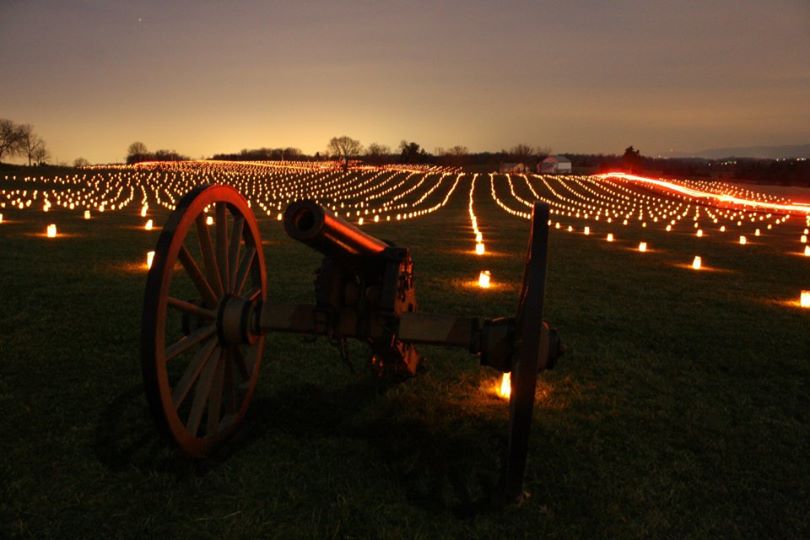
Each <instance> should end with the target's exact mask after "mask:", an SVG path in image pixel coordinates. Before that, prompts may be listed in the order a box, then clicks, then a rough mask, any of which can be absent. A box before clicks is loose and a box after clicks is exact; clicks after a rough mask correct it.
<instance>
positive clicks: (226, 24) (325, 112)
mask: <svg viewBox="0 0 810 540" xmlns="http://www.w3.org/2000/svg"><path fill="white" fill-rule="evenodd" d="M0 118H8V119H10V120H13V121H15V122H18V123H27V124H32V125H33V126H34V128H35V130H36V131H37V132H38V133H39V134H40V135H42V137H43V138H44V139H45V140H46V142H47V144H48V147H49V149H50V152H51V155H52V158H53V161H54V162H59V161H63V162H72V161H73V160H74V159H75V158H77V157H84V158H86V159H88V160H90V161H91V162H115V161H121V160H123V159H124V157H125V155H126V149H127V147H128V146H129V144H130V143H132V142H134V141H142V142H144V143H145V144H146V146H147V147H148V148H149V149H150V150H157V149H170V150H176V151H178V152H180V153H182V154H185V155H188V156H191V157H195V158H196V157H202V156H210V155H211V154H214V153H218V152H238V151H239V150H241V149H243V148H259V147H281V146H293V147H298V148H301V149H302V150H303V151H305V152H309V153H314V152H316V151H321V152H323V150H324V149H325V148H326V145H327V143H328V141H329V139H330V138H331V137H333V136H339V135H344V134H345V135H349V136H351V137H353V138H356V139H359V140H360V141H361V142H362V143H363V144H365V145H368V144H370V143H372V142H376V143H381V144H386V145H388V146H390V147H392V148H396V147H397V146H398V145H399V142H400V141H401V140H403V139H407V140H408V141H415V142H417V143H419V144H420V145H422V147H424V148H425V149H427V150H428V151H434V149H435V148H437V147H451V146H454V145H464V146H467V147H468V148H469V149H470V150H471V151H483V150H493V151H497V150H500V149H502V148H509V147H511V146H514V145H516V144H518V143H525V144H530V145H532V146H543V147H548V148H550V149H552V150H553V151H554V152H560V153H563V152H571V153H586V152H587V153H590V152H592V153H621V152H622V151H623V149H624V148H625V147H627V146H629V145H634V146H635V147H637V148H639V149H641V151H642V153H643V154H645V155H659V154H666V153H668V152H689V151H697V150H702V149H706V148H716V147H730V146H752V145H781V144H806V143H810V1H808V0H772V1H767V2H766V1H764V0H761V1H749V0H701V1H692V0H682V1H681V0H672V1H667V0H632V1H631V0H611V1H604V0H565V1H527V2H517V1H501V2H479V1H475V0H466V1H464V0H452V1H432V2H420V1H410V2H399V1H386V2H379V1H348V0H347V1H332V2H307V1H298V2H272V1H233V2H229V1H225V0H217V1H206V0H198V1H194V2H180V1H178V2H169V1H164V2H159V1H140V2H139V1H135V0H130V1H124V0H120V1H113V0H86V1H73V0H41V1H38V0H27V1H26V0H0Z"/></svg>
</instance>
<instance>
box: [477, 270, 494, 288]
mask: <svg viewBox="0 0 810 540" xmlns="http://www.w3.org/2000/svg"><path fill="white" fill-rule="evenodd" d="M491 279H492V274H491V273H490V271H489V270H482V271H481V273H480V274H478V286H479V287H481V288H482V289H489V286H490V282H491Z"/></svg>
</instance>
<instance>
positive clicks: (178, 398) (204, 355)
mask: <svg viewBox="0 0 810 540" xmlns="http://www.w3.org/2000/svg"><path fill="white" fill-rule="evenodd" d="M216 345H217V340H216V339H212V340H210V341H209V342H208V343H206V345H205V346H204V347H203V348H201V349H200V350H199V351H197V353H196V354H195V355H194V358H193V359H192V360H191V362H190V363H189V365H188V367H186V371H185V372H183V376H182V377H181V378H180V381H179V382H178V383H177V385H176V386H175V387H174V392H172V401H173V402H174V407H175V409H179V408H180V405H182V404H183V401H185V399H186V396H188V392H189V390H191V386H192V385H193V384H194V381H196V380H197V377H199V375H200V372H201V371H202V369H203V367H204V366H205V365H206V362H208V360H209V358H211V353H213V352H214V348H215V347H216Z"/></svg>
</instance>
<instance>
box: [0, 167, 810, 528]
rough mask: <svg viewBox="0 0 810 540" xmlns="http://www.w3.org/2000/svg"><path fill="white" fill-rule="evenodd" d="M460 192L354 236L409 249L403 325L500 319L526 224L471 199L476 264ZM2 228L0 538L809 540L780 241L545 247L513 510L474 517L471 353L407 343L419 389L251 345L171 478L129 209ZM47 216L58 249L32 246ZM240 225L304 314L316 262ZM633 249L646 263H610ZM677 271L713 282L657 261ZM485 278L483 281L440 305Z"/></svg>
mask: <svg viewBox="0 0 810 540" xmlns="http://www.w3.org/2000/svg"><path fill="white" fill-rule="evenodd" d="M467 182H468V180H465V181H464V182H462V184H461V185H460V186H459V189H458V191H457V192H456V194H455V195H454V196H453V198H452V199H451V201H450V203H449V205H448V206H447V207H446V208H445V209H443V210H441V211H440V212H438V213H436V214H434V215H431V216H428V217H425V218H422V219H420V220H416V221H413V222H410V223H407V224H405V225H396V224H379V225H371V226H369V227H367V230H369V231H370V232H372V233H374V234H377V235H379V236H381V237H383V238H387V239H391V240H394V241H396V242H397V243H398V244H400V245H405V246H409V247H411V248H412V251H413V256H414V259H415V261H416V271H417V283H418V288H417V292H418V299H419V302H420V309H421V310H424V311H431V312H437V313H455V314H459V315H483V316H498V315H513V314H514V311H515V308H516V303H517V288H518V285H519V280H520V278H521V275H522V258H523V250H524V249H525V245H526V240H527V234H528V222H526V221H524V220H520V219H517V218H513V217H511V216H508V215H506V214H504V213H503V212H502V211H501V210H499V209H498V208H497V207H496V206H495V204H494V202H492V201H491V199H489V198H488V197H486V198H485V197H483V195H485V194H487V191H488V190H485V189H480V191H479V190H478V189H477V190H476V193H477V194H479V195H480V197H477V199H476V212H477V213H478V216H479V224H480V226H481V229H482V231H483V233H484V237H485V240H486V242H487V248H488V249H490V250H492V251H493V252H495V253H496V254H495V255H490V256H487V257H485V258H483V261H485V262H483V263H482V259H480V258H476V257H475V256H474V255H471V254H469V253H467V251H469V249H470V248H471V247H472V236H471V232H470V230H469V221H468V217H467V212H466V204H467V197H466V194H467V190H468V186H469V184H468V183H467ZM483 186H484V184H481V185H480V186H479V188H482V187H483ZM2 212H3V214H4V217H5V219H6V221H7V222H4V223H2V224H0V351H1V352H2V355H1V359H0V411H1V412H2V414H0V433H2V438H0V455H2V459H0V536H22V537H26V536H28V537H36V538H47V537H57V538H73V537H105V538H108V537H204V538H205V537H211V538H221V537H245V538H265V537H267V538H296V537H301V538H330V537H339V538H343V537H349V538H351V537H370V538H400V537H406V538H431V539H432V538H438V537H455V538H507V537H530V538H537V537H544V536H556V537H669V538H682V537H716V536H723V537H739V538H751V537H769V538H773V537H788V538H790V537H792V538H798V537H807V536H808V535H810V512H808V508H809V507H810V459H808V458H810V425H809V424H810V313H808V312H807V311H804V310H800V309H798V308H795V307H790V306H788V305H785V304H783V303H780V302H782V301H785V300H795V299H797V298H798V293H799V290H800V289H801V288H805V289H808V288H810V263H809V262H808V261H807V260H805V259H803V258H800V257H796V256H795V255H788V254H786V253H787V251H788V250H789V249H790V250H792V251H796V250H797V249H798V245H797V242H796V241H795V240H796V238H797V237H798V234H799V230H798V229H797V228H796V224H795V222H794V223H793V224H792V225H786V226H784V227H783V228H781V229H780V230H778V231H776V232H773V233H771V232H768V234H766V235H765V237H764V238H762V239H757V242H758V244H759V245H749V246H746V247H744V248H742V247H740V246H737V245H734V244H733V243H732V242H731V241H730V240H733V239H734V238H736V234H735V233H733V232H730V233H727V235H726V236H725V237H722V238H721V237H720V236H719V235H718V234H712V233H711V232H710V231H707V232H708V234H709V236H708V237H706V238H703V239H700V240H696V239H695V238H694V237H693V236H690V235H688V234H682V233H670V234H669V235H667V234H666V233H664V232H651V231H648V230H642V229H639V228H630V227H622V226H621V225H620V224H613V225H612V226H610V228H609V230H611V231H612V232H614V234H616V236H617V242H615V243H613V244H608V243H606V242H604V241H602V240H601V239H600V238H599V237H600V236H603V235H604V233H605V232H607V230H608V226H607V224H601V225H594V224H591V226H592V229H593V230H594V235H593V236H591V237H585V236H583V235H574V234H571V233H567V232H563V231H555V230H552V232H551V239H550V265H549V274H548V283H547V297H546V318H547V319H548V320H550V321H551V322H552V323H553V324H555V325H556V326H557V327H558V328H559V329H560V333H561V335H562V338H563V340H564V342H565V344H566V346H567V348H568V352H567V354H566V356H565V357H564V358H563V359H561V361H560V363H559V366H558V368H557V369H556V370H555V371H552V372H546V373H544V374H543V375H542V376H541V379H540V382H539V390H538V403H537V406H536V409H535V419H534V427H533V432H532V441H531V449H530V457H529V467H528V471H527V477H526V485H527V489H528V490H529V491H530V492H531V493H532V496H531V498H529V499H528V501H527V502H526V503H525V504H523V505H522V506H519V507H509V508H506V509H504V510H498V511H488V510H486V509H482V508H480V507H479V506H477V505H476V504H475V501H476V499H478V498H479V497H480V496H481V495H482V494H484V493H486V491H487V489H488V488H490V487H491V485H492V484H493V483H494V482H495V481H496V480H497V475H498V470H499V459H500V455H501V452H502V449H503V445H504V444H505V436H506V423H505V422H506V418H507V411H506V407H505V405H504V403H503V402H501V401H499V400H498V399H497V398H495V397H494V396H492V395H491V393H490V392H489V391H488V389H489V388H490V386H491V385H492V384H493V383H494V381H495V379H496V375H497V374H495V373H494V372H492V371H490V370H484V369H481V368H479V367H478V366H477V361H476V359H475V358H472V357H469V356H468V355H466V354H464V353H463V352H459V351H454V350H449V349H443V348H424V352H425V353H426V354H427V356H428V361H427V364H426V365H427V369H426V370H425V372H424V373H422V374H420V375H419V376H418V377H416V378H414V379H411V380H408V381H406V382H404V383H402V384H399V385H396V386H390V387H383V386H381V385H380V383H378V382H376V381H375V380H374V378H373V377H371V376H370V375H368V374H367V373H366V372H365V371H364V370H359V374H358V375H352V374H351V373H349V372H348V370H347V369H346V368H345V367H344V366H343V365H342V364H341V362H340V360H339V357H338V354H337V351H336V350H335V349H334V348H333V347H331V346H330V345H329V344H328V343H326V342H325V341H323V340H318V341H315V342H312V341H311V340H307V339H304V338H301V337H295V336H284V335H279V336H270V337H269V338H268V343H267V347H266V354H265V357H264V360H263V364H262V375H261V380H260V383H259V388H258V390H257V394H256V396H255V398H254V403H253V405H252V407H251V410H250V412H249V414H248V418H247V421H246V423H245V425H244V428H243V429H242V431H241V432H240V434H239V435H238V436H237V437H236V438H235V439H234V440H232V441H231V442H230V443H229V444H228V445H227V446H226V448H224V449H223V451H222V452H221V453H219V454H218V455H216V456H215V457H213V458H211V459H209V460H206V461H201V462H197V461H192V460H188V459H184V458H182V457H178V456H177V455H176V454H175V453H174V452H173V451H172V449H171V448H168V447H167V446H166V445H165V444H164V443H163V442H162V441H161V440H159V439H158V436H157V433H156V432H155V429H154V427H153V424H152V422H151V419H150V417H149V414H148V410H147V407H146V401H145V397H144V395H143V391H142V386H141V384H142V383H141V375H140V365H139V332H140V329H139V324H140V316H141V304H142V298H143V287H144V283H145V272H144V271H143V269H142V268H141V267H140V266H141V265H142V264H143V260H144V258H145V253H146V251H147V250H149V249H153V248H152V246H153V245H154V243H155V241H156V239H157V235H158V232H152V233H147V232H145V231H142V230H139V229H138V228H137V227H138V225H140V223H141V222H142V220H141V219H140V218H139V217H138V216H137V212H136V211H135V210H133V211H131V212H124V213H119V214H111V213H106V214H104V215H100V216H95V217H94V219H93V220H92V221H89V222H86V221H83V220H81V219H80V215H79V213H72V214H70V215H68V214H67V213H63V212H58V211H52V212H51V213H49V214H42V213H41V212H40V211H39V210H36V211H34V210H27V211H24V212H15V211H9V210H8V209H4V210H2ZM165 217H166V215H165V214H161V215H160V216H159V217H158V219H157V220H156V223H158V224H160V223H162V222H163V221H164V220H165ZM50 222H56V223H58V224H59V227H60V231H63V232H65V233H68V234H69V235H68V236H66V237H61V238H58V239H56V240H48V239H45V238H42V237H37V236H33V234H36V233H40V232H42V231H44V228H45V225H46V224H47V223H50ZM261 230H262V234H263V237H264V238H265V239H266V241H267V243H266V245H265V255H266V259H267V264H268V275H269V279H270V284H271V293H270V294H271V298H278V299H280V300H284V301H301V302H307V301H310V300H311V298H312V294H313V292H312V278H313V275H312V272H313V271H314V269H315V268H316V266H317V264H318V261H319V258H318V256H317V255H315V254H314V253H311V252H309V251H308V250H307V249H306V248H304V247H303V246H300V245H297V244H293V243H292V242H291V241H289V240H288V239H287V238H286V237H285V236H284V233H283V231H282V229H281V227H280V224H279V223H277V222H275V221H269V220H262V221H261ZM642 231H643V232H642ZM642 236H643V239H645V240H647V241H648V242H649V243H650V248H651V249H652V250H653V252H651V253H647V254H640V253H637V252H634V251H632V248H633V247H634V246H635V245H637V242H638V240H639V239H641V238H642ZM749 239H750V240H754V238H749ZM695 254H701V255H702V256H703V259H704V263H705V264H707V265H708V266H710V267H714V268H716V269H718V270H717V271H705V272H693V271H691V270H689V269H685V268H681V267H678V266H676V265H677V264H687V265H688V264H689V263H690V262H691V260H692V257H693V256H694V255H695ZM484 267H486V268H488V269H490V270H491V271H492V274H493V279H494V280H495V281H496V282H497V283H498V284H500V285H501V286H500V287H496V288H495V289H493V290H490V291H479V290H476V289H474V288H469V287H465V286H464V283H465V282H466V281H469V280H471V279H474V278H475V277H476V276H477V274H478V271H479V270H481V269H483V268H484ZM352 353H353V359H354V361H355V362H356V363H357V364H358V365H360V364H361V363H362V362H363V361H364V351H363V348H362V347H361V346H360V345H354V346H353V348H352Z"/></svg>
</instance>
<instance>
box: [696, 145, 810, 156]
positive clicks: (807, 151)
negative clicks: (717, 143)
mask: <svg viewBox="0 0 810 540" xmlns="http://www.w3.org/2000/svg"><path fill="white" fill-rule="evenodd" d="M692 156H693V157H702V158H706V159H722V158H729V157H739V158H743V157H748V158H761V159H785V158H798V157H803V158H810V144H793V145H784V146H737V147H731V148H710V149H708V150H702V151H700V152H695V153H693V154H692Z"/></svg>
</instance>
